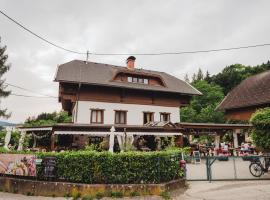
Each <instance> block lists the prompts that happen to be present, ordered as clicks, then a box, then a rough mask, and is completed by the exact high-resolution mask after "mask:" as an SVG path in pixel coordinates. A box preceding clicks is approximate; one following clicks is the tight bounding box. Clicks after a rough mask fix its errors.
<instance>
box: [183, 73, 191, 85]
mask: <svg viewBox="0 0 270 200" xmlns="http://www.w3.org/2000/svg"><path fill="white" fill-rule="evenodd" d="M184 79H185V81H186V82H188V83H189V82H190V81H189V77H188V74H186V75H185V78H184Z"/></svg>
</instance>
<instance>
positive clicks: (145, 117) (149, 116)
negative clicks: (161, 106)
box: [143, 112, 154, 124]
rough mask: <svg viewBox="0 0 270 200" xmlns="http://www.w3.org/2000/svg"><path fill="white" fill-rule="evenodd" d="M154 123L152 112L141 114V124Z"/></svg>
mask: <svg viewBox="0 0 270 200" xmlns="http://www.w3.org/2000/svg"><path fill="white" fill-rule="evenodd" d="M153 121H154V113H153V112H144V113H143V124H146V123H148V122H153Z"/></svg>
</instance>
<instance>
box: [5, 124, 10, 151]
mask: <svg viewBox="0 0 270 200" xmlns="http://www.w3.org/2000/svg"><path fill="white" fill-rule="evenodd" d="M6 131H7V133H6V136H5V145H4V148H5V149H7V150H9V147H8V145H9V142H10V139H11V128H10V127H7V128H6Z"/></svg>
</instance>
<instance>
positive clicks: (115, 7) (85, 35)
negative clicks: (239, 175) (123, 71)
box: [0, 0, 270, 123]
mask: <svg viewBox="0 0 270 200" xmlns="http://www.w3.org/2000/svg"><path fill="white" fill-rule="evenodd" d="M269 8H270V1H268V0H264V1H263V0H257V1H254V0H237V1H235V0H204V1H200V0H186V1H182V0H110V1H108V0H107V1H105V0H76V1H72V0H47V1H41V0H20V1H19V0H0V10H2V11H3V12H5V13H6V14H7V15H9V16H10V17H12V18H14V19H16V20H17V21H19V22H21V23H22V24H23V25H25V26H26V27H27V28H29V29H31V30H32V31H33V32H35V33H37V34H39V35H41V36H42V37H45V38H46V39H48V40H50V41H52V42H54V43H56V44H58V45H60V46H62V47H65V48H68V49H72V50H75V51H80V52H86V51H87V50H89V51H90V52H96V53H128V54H130V55H132V53H158V52H179V51H194V50H206V49H217V48H227V47H236V46H247V45H254V44H262V43H270V37H269V36H270V25H269V24H270V12H269ZM0 37H1V46H3V45H6V46H7V54H8V56H9V58H8V62H9V63H10V64H11V69H10V71H8V73H6V74H5V76H4V78H5V79H6V82H7V83H9V84H14V85H18V86H20V87H23V88H27V89H29V90H33V91H36V92H38V93H42V94H46V95H51V96H55V97H57V96H58V83H56V82H54V81H53V80H54V76H55V72H56V69H57V65H60V64H63V63H65V62H68V61H71V60H74V59H81V60H85V59H86V56H85V55H78V54H73V53H68V52H65V51H63V50H60V49H57V48H55V47H53V46H51V45H49V44H47V43H45V42H43V41H41V40H39V39H37V38H35V37H33V36H32V35H31V34H29V33H27V32H26V31H24V30H23V29H21V28H20V27H18V26H17V25H15V24H14V23H12V22H11V21H9V20H8V19H7V18H5V17H4V16H2V15H0ZM126 58H127V56H93V55H90V57H89V60H90V61H93V62H101V63H108V64H113V65H120V66H124V65H125V60H126ZM136 58H137V59H136V67H138V68H144V69H151V70H158V71H164V72H167V73H170V74H172V75H174V76H176V77H178V78H180V79H183V78H184V76H185V74H188V75H189V76H190V77H191V76H192V74H193V73H194V72H197V71H198V69H199V68H201V69H202V70H203V71H204V72H206V71H207V70H208V71H209V72H210V74H216V73H218V72H220V71H221V70H222V69H223V68H224V67H225V66H228V65H231V64H235V63H241V64H244V65H251V66H254V65H258V64H261V63H263V62H266V61H267V60H270V46H268V47H259V48H253V49H243V50H233V51H226V52H213V53H199V54H185V55H164V56H136ZM8 89H11V90H12V92H13V93H16V94H24V95H31V96H39V95H38V94H37V93H33V92H27V91H23V90H20V89H18V88H14V87H8ZM0 107H1V108H8V110H9V111H10V112H11V113H12V115H11V117H10V118H9V119H8V120H4V121H10V122H15V123H20V122H24V121H25V119H26V118H28V117H29V116H36V115H37V114H39V113H41V112H52V111H56V110H57V111H59V110H61V104H60V103H59V102H58V100H57V98H29V97H18V96H9V97H8V98H6V99H1V103H0ZM0 120H2V119H0Z"/></svg>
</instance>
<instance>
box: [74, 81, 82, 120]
mask: <svg viewBox="0 0 270 200" xmlns="http://www.w3.org/2000/svg"><path fill="white" fill-rule="evenodd" d="M81 85H82V84H81V83H79V86H78V91H77V95H76V114H75V116H76V118H75V122H76V123H77V121H78V107H79V97H80V89H81Z"/></svg>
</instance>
